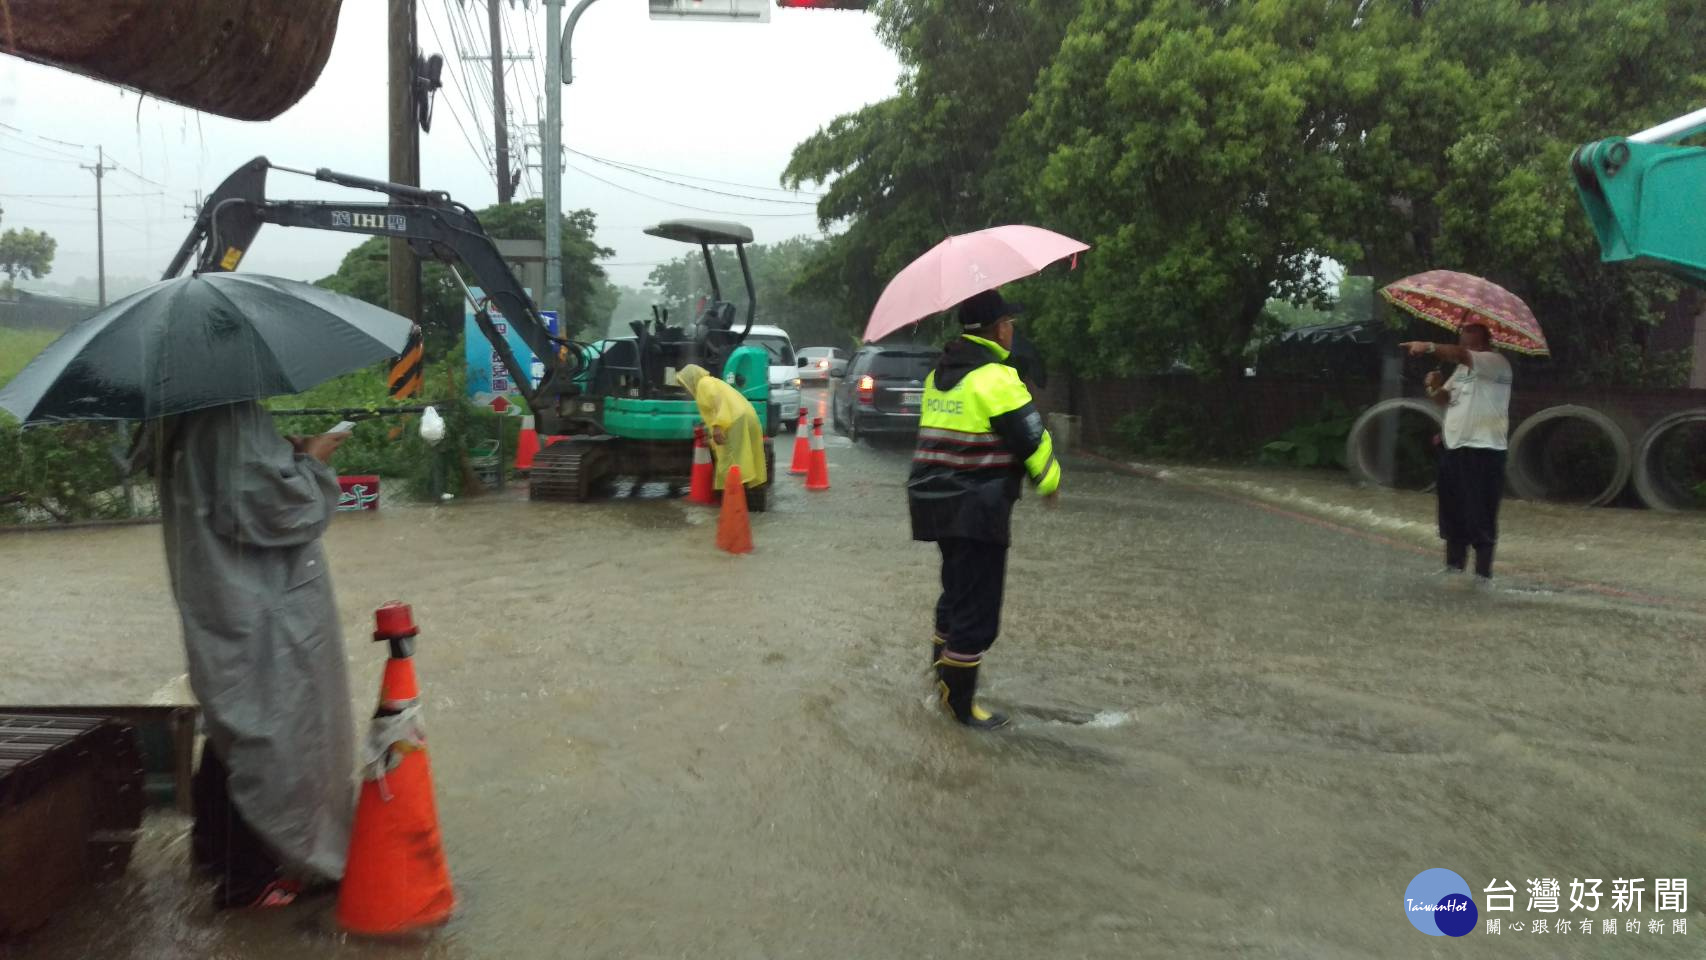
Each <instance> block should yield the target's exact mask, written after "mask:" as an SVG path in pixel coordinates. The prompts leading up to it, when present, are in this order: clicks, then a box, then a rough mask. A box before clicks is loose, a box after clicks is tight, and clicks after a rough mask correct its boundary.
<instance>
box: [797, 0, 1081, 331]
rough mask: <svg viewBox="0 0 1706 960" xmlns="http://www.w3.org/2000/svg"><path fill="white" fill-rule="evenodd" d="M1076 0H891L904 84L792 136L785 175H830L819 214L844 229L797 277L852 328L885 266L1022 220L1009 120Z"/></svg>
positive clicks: (880, 283)
mask: <svg viewBox="0 0 1706 960" xmlns="http://www.w3.org/2000/svg"><path fill="white" fill-rule="evenodd" d="M1075 7H1076V4H1069V3H1060V2H1053V0H1007V2H1003V3H989V2H987V0H885V2H883V3H880V4H879V5H878V6H877V8H876V10H877V15H878V30H879V33H880V34H881V36H882V37H883V40H884V41H885V42H886V43H887V44H888V45H889V46H890V47H892V48H893V49H894V50H895V52H896V53H897V54H898V55H899V57H900V60H901V63H902V64H903V66H904V67H905V68H906V71H907V72H906V74H905V75H904V76H903V77H902V78H901V81H900V89H899V92H897V93H896V95H895V96H893V97H890V98H889V99H887V100H884V101H881V102H879V103H875V104H872V105H870V106H867V107H865V108H863V109H861V110H859V111H856V112H854V113H851V114H846V115H843V116H840V117H837V118H835V120H833V121H832V122H830V123H829V124H828V125H827V126H825V127H824V128H822V129H820V130H819V131H818V132H817V133H815V134H813V135H812V136H811V137H809V138H807V139H806V140H805V141H804V142H803V143H801V144H800V145H799V146H797V147H795V148H794V155H793V157H792V158H791V160H790V161H789V164H788V167H787V169H786V171H784V173H783V182H784V183H785V184H787V185H789V186H792V187H798V186H799V185H800V184H802V183H805V182H807V181H810V182H814V183H824V184H827V185H828V186H827V189H826V192H825V195H824V198H823V200H822V201H820V202H819V204H818V216H819V218H820V219H821V220H822V222H823V223H824V224H826V225H827V224H829V223H832V222H836V221H845V223H846V229H845V230H844V231H843V232H841V233H839V234H837V235H836V236H835V237H834V238H833V239H831V240H830V241H829V242H828V244H826V245H823V246H821V247H819V248H817V249H816V250H814V251H813V253H812V255H811V257H810V258H809V259H808V260H807V261H806V262H805V263H804V264H803V265H802V269H801V270H800V272H799V274H798V277H797V280H796V282H795V289H796V290H798V291H800V292H802V293H807V294H810V295H811V296H812V297H813V298H815V300H816V301H817V302H818V303H820V304H822V305H824V307H825V309H827V310H829V311H830V314H829V315H830V316H831V317H833V318H834V319H835V320H836V321H837V323H838V325H839V326H840V327H841V328H842V329H843V330H846V331H849V332H853V333H855V334H856V333H857V332H859V331H861V330H862V329H863V327H864V323H865V320H866V318H868V317H869V316H870V312H871V309H872V308H873V307H874V306H876V302H877V298H878V297H879V296H880V295H881V294H882V290H883V287H884V286H885V285H886V284H887V282H888V280H889V278H891V277H893V276H894V275H895V274H896V273H897V272H899V271H900V269H901V268H902V267H904V266H906V264H907V263H909V262H911V261H912V260H913V259H914V258H916V257H917V256H919V255H920V254H922V253H924V252H925V251H926V250H928V249H930V247H932V246H934V245H935V244H937V243H939V242H940V241H941V240H942V239H943V238H945V237H947V236H949V235H951V234H956V233H963V232H966V231H969V230H976V229H980V228H982V227H987V226H992V225H994V224H997V223H1008V222H1015V221H1020V220H1024V219H1027V214H1028V213H1029V209H1028V206H1027V204H1026V200H1025V197H1024V195H1023V192H1022V191H1020V190H1019V189H1017V188H1016V185H1015V183H1014V182H1013V180H1012V179H1011V178H1010V177H1008V176H1007V175H1006V174H1007V171H1008V167H1007V166H1006V165H1005V164H1004V163H1003V161H1002V158H1003V156H1004V154H1005V151H1006V149H1007V148H1006V147H1005V146H1004V143H1005V140H1006V133H1007V130H1008V127H1009V125H1010V124H1011V123H1012V122H1013V120H1014V119H1015V118H1017V117H1018V116H1019V115H1020V114H1021V113H1022V112H1023V111H1024V109H1025V103H1026V100H1027V98H1028V97H1029V95H1030V92H1031V87H1032V84H1033V81H1034V79H1035V77H1036V74H1037V71H1038V70H1040V69H1042V68H1043V67H1044V66H1045V65H1046V64H1047V63H1048V62H1049V58H1050V57H1051V56H1052V55H1053V52H1054V49H1055V46H1056V45H1057V44H1058V42H1059V38H1060V35H1061V33H1062V31H1063V30H1064V29H1065V25H1066V22H1067V21H1068V20H1069V19H1070V17H1071V14H1072V12H1073V11H1074V9H1075Z"/></svg>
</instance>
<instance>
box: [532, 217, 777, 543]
mask: <svg viewBox="0 0 1706 960" xmlns="http://www.w3.org/2000/svg"><path fill="white" fill-rule="evenodd" d="M646 233H648V234H650V235H651V236H654V237H662V238H664V239H666V240H676V241H679V242H682V243H692V244H696V245H698V247H699V249H700V252H701V254H702V255H703V256H704V260H705V270H706V273H707V275H708V278H709V279H710V282H711V299H710V301H709V302H707V303H706V304H705V305H704V306H703V307H701V308H700V310H699V314H698V316H697V317H696V318H695V319H694V322H693V324H692V326H691V327H682V326H675V325H671V324H670V322H669V312H668V311H667V310H660V309H658V308H655V307H654V308H653V317H652V320H651V322H649V323H647V322H645V321H635V322H634V323H632V324H630V327H631V329H632V330H633V334H634V335H633V336H632V337H623V338H618V339H611V340H603V341H599V342H598V343H596V344H592V345H589V346H581V347H580V349H581V350H582V351H583V356H582V361H583V362H582V363H581V364H579V365H578V368H577V372H576V374H575V378H574V390H572V391H570V392H569V394H568V395H565V397H564V398H563V402H562V406H561V410H560V413H561V423H562V427H561V429H562V430H563V431H564V432H565V433H567V434H568V435H569V436H568V439H566V440H559V441H557V442H555V443H551V444H549V445H548V446H546V447H545V448H544V449H542V450H540V451H539V454H538V455H537V456H536V457H535V458H534V460H533V473H532V481H531V483H530V486H529V490H530V495H531V496H532V497H533V498H534V499H536V500H585V499H588V498H589V497H591V496H594V495H595V494H596V493H597V492H598V491H599V490H600V489H602V488H603V487H604V486H605V484H606V483H607V482H608V481H609V480H611V479H612V478H615V477H632V478H634V479H635V480H636V481H666V482H671V483H685V482H686V480H687V478H688V475H689V473H690V472H691V470H692V463H693V428H694V427H695V426H697V425H698V424H699V422H700V419H699V408H698V406H697V404H695V403H694V402H693V398H691V397H689V396H688V395H687V392H686V391H685V390H683V389H682V388H681V387H680V386H679V385H677V384H676V382H675V374H676V371H678V370H680V369H681V368H682V367H685V366H686V365H688V364H690V363H693V364H698V365H699V366H701V367H704V368H705V369H706V370H707V371H709V372H710V374H711V375H712V376H719V377H722V378H723V379H724V380H725V381H727V382H728V383H730V384H732V385H733V386H734V387H735V388H736V389H738V390H739V391H740V392H741V393H742V394H743V395H744V396H745V397H746V398H747V399H748V400H749V401H751V402H752V406H753V409H754V410H756V411H757V412H758V416H759V418H760V420H761V422H762V423H763V424H764V428H765V430H764V432H765V437H766V439H765V441H764V458H765V463H766V467H767V472H768V473H769V474H770V477H771V479H772V480H773V478H774V476H775V459H776V458H775V451H774V449H773V442H772V440H771V439H769V438H771V437H774V436H775V435H776V431H777V428H778V427H779V426H780V424H779V423H778V419H779V418H778V416H777V412H776V410H775V409H774V407H773V406H772V405H771V403H770V377H769V363H770V360H769V354H768V353H766V352H765V350H764V349H763V348H762V347H758V346H746V345H744V341H745V340H746V335H747V334H748V333H749V332H750V331H751V329H752V322H753V318H754V316H755V315H756V313H757V309H758V297H757V293H756V291H755V289H754V286H753V282H752V271H751V269H750V268H749V267H748V265H747V261H746V246H745V245H746V244H748V243H751V242H752V231H751V230H749V229H747V228H746V227H744V226H741V225H740V224H738V223H724V222H719V221H714V220H669V221H665V222H663V223H660V224H658V225H657V226H654V227H650V228H648V229H647V230H646ZM719 245H729V246H733V247H734V248H735V254H736V256H737V257H738V258H739V260H740V266H741V277H742V279H743V281H744V282H745V284H746V295H747V307H746V318H745V323H744V325H741V324H739V322H738V320H737V313H736V306H735V304H733V303H731V302H729V301H727V300H724V299H723V291H722V286H721V284H720V283H719V282H718V278H717V270H716V266H715V265H714V264H713V263H712V259H711V248H712V247H714V246H719ZM770 486H771V482H770V481H767V482H766V483H765V484H764V485H763V486H760V487H756V488H753V489H752V490H750V491H749V492H748V494H747V502H748V504H749V505H750V507H751V509H753V510H764V509H767V508H768V506H769V493H770Z"/></svg>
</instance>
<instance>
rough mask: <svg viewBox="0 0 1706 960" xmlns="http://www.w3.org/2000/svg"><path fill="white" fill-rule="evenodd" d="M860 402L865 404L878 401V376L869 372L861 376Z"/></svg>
mask: <svg viewBox="0 0 1706 960" xmlns="http://www.w3.org/2000/svg"><path fill="white" fill-rule="evenodd" d="M859 402H860V403H864V404H871V403H876V402H877V378H876V377H873V376H871V375H870V374H868V373H867V374H865V375H864V376H862V377H860V378H859Z"/></svg>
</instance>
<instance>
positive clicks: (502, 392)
mask: <svg viewBox="0 0 1706 960" xmlns="http://www.w3.org/2000/svg"><path fill="white" fill-rule="evenodd" d="M470 289H471V290H472V291H473V294H474V297H475V298H476V299H478V298H480V297H481V296H483V293H482V292H481V290H480V288H479V287H472V288H470ZM527 295H528V296H532V295H533V291H532V290H529V291H527ZM486 312H487V313H488V314H489V315H490V316H491V318H492V325H493V326H495V327H497V330H498V333H499V334H501V335H502V336H503V338H504V339H505V340H508V341H509V348H510V350H511V351H512V352H513V353H514V354H515V359H516V362H518V363H524V364H526V365H527V367H528V370H527V375H528V376H529V377H530V378H531V379H530V382H531V383H532V384H533V385H534V386H538V385H539V381H540V380H541V379H542V378H543V377H544V375H545V365H544V364H543V363H541V362H540V361H539V359H538V358H537V357H535V356H534V355H533V351H532V350H529V349H528V347H527V344H526V343H524V342H522V339H521V335H520V334H519V333H517V332H516V331H515V330H514V329H513V328H511V326H510V324H509V321H508V319H507V318H505V317H504V315H503V313H502V312H500V311H499V310H498V308H497V307H496V306H488V307H487V308H486ZM539 315H540V316H541V317H544V318H545V326H546V327H547V328H549V329H550V331H551V335H552V336H557V335H558V334H559V332H560V326H559V324H558V322H557V313H556V311H554V310H541V311H540V312H539ZM462 341H463V352H464V354H465V355H466V357H467V362H468V399H470V400H472V401H474V402H475V403H477V404H479V405H481V406H483V407H489V406H491V405H492V401H493V400H495V399H497V398H498V397H504V398H505V399H506V400H508V401H510V403H509V408H508V410H507V411H506V412H509V413H512V414H514V415H516V416H520V415H521V414H524V413H526V412H527V410H526V406H525V405H524V404H522V403H521V402H520V400H521V391H520V390H517V389H516V387H515V377H514V376H513V375H512V374H511V372H510V371H509V370H508V369H506V368H505V367H504V362H503V360H502V359H500V358H499V357H498V356H497V354H496V353H494V352H493V351H492V345H491V343H490V342H488V341H487V340H486V335H485V334H484V333H482V332H481V331H480V325H479V324H478V323H476V322H475V321H474V307H473V306H472V305H471V304H469V303H468V302H467V301H466V300H464V301H463V303H462Z"/></svg>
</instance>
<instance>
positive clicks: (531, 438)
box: [515, 417, 539, 470]
mask: <svg viewBox="0 0 1706 960" xmlns="http://www.w3.org/2000/svg"><path fill="white" fill-rule="evenodd" d="M538 453H539V432H538V431H537V430H535V429H534V428H533V418H532V417H522V418H521V438H520V439H518V440H517V441H516V444H515V468H516V469H517V470H532V469H533V458H534V457H535V456H536V455H538Z"/></svg>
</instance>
